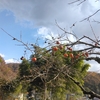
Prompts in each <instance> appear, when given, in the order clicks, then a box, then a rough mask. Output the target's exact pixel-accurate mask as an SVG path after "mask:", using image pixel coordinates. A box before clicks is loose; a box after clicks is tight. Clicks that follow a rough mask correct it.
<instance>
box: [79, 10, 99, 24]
mask: <svg viewBox="0 0 100 100" xmlns="http://www.w3.org/2000/svg"><path fill="white" fill-rule="evenodd" d="M99 11H100V9H98V10H97V11H96V12H94V13H93V14H92V15H90V16H89V17H86V18H84V19H83V20H81V21H80V22H82V21H85V20H89V19H90V18H91V17H92V16H94V15H95V14H96V13H98V12H99Z"/></svg>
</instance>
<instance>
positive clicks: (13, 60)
mask: <svg viewBox="0 0 100 100" xmlns="http://www.w3.org/2000/svg"><path fill="white" fill-rule="evenodd" d="M5 62H6V63H20V61H18V60H15V59H7V60H5Z"/></svg>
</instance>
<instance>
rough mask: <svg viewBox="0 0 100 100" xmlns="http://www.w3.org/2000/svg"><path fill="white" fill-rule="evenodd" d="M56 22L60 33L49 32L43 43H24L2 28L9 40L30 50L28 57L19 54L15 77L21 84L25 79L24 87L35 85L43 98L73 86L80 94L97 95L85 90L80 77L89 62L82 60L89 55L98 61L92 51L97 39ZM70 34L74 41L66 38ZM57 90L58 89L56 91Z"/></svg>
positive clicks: (97, 44)
mask: <svg viewBox="0 0 100 100" xmlns="http://www.w3.org/2000/svg"><path fill="white" fill-rule="evenodd" d="M56 25H57V26H58V27H59V28H60V29H61V30H62V31H63V32H64V33H63V34H59V35H58V36H57V37H52V36H51V39H46V41H45V42H44V43H45V44H46V47H40V46H39V45H36V44H27V43H24V42H23V41H22V40H20V39H17V38H15V37H13V36H12V35H11V34H9V33H7V32H6V31H5V30H3V29H2V30H3V31H4V32H5V33H6V34H8V35H9V36H10V37H12V38H13V40H16V41H18V42H20V43H22V44H23V45H24V46H25V47H26V49H27V50H29V51H30V52H31V53H32V54H31V56H30V59H26V58H25V57H23V56H22V57H21V60H22V63H21V65H20V68H19V76H18V81H19V82H20V84H22V85H23V86H24V85H25V84H26V83H27V85H28V87H27V89H28V88H31V89H36V91H37V92H41V93H42V94H44V95H42V96H43V97H42V96H41V98H42V99H43V100H47V99H48V98H49V92H51V93H52V96H53V94H54V93H55V95H58V94H59V93H60V94H61V93H62V92H63V93H66V90H69V92H72V91H74V92H75V90H76V88H77V90H81V91H82V92H83V94H88V95H89V96H90V97H89V98H94V97H98V98H100V96H99V95H98V94H96V93H94V92H93V91H91V90H90V91H87V90H85V88H84V81H83V79H84V77H85V75H86V73H87V71H88V68H89V65H88V64H86V63H85V62H84V61H83V60H91V59H92V60H95V61H98V59H99V57H97V56H96V57H95V56H94V55H95V54H96V55H97V54H99V52H97V50H99V48H100V46H99V40H95V39H92V38H90V37H88V36H82V37H81V38H77V36H75V35H74V33H71V32H67V31H66V30H65V29H63V28H61V27H60V26H59V25H58V24H57V23H56ZM70 36H72V37H73V38H74V39H75V40H74V42H73V41H72V40H70V38H69V37H70ZM84 40H85V41H84ZM87 41H88V42H87ZM77 46H78V47H79V46H82V48H77ZM19 82H18V83H19ZM12 85H14V84H12ZM52 89H53V90H52ZM57 90H59V91H60V92H59V91H58V92H56V91H57ZM56 93H57V94H56ZM55 95H54V96H55ZM57 99H58V100H59V99H62V98H57ZM62 100H63V99H62Z"/></svg>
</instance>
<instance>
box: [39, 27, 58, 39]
mask: <svg viewBox="0 0 100 100" xmlns="http://www.w3.org/2000/svg"><path fill="white" fill-rule="evenodd" d="M38 35H40V36H41V37H42V38H43V39H50V40H52V37H54V38H55V37H56V36H57V35H56V34H54V33H53V32H52V31H51V30H50V29H49V28H47V27H41V28H39V29H38Z"/></svg>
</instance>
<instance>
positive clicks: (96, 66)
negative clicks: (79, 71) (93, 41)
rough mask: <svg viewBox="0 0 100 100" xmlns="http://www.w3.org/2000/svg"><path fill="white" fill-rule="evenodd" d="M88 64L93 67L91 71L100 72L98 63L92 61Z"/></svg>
mask: <svg viewBox="0 0 100 100" xmlns="http://www.w3.org/2000/svg"><path fill="white" fill-rule="evenodd" d="M87 63H89V64H90V65H91V67H90V68H89V71H94V72H100V64H98V63H97V62H96V61H94V60H91V61H88V62H87Z"/></svg>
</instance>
